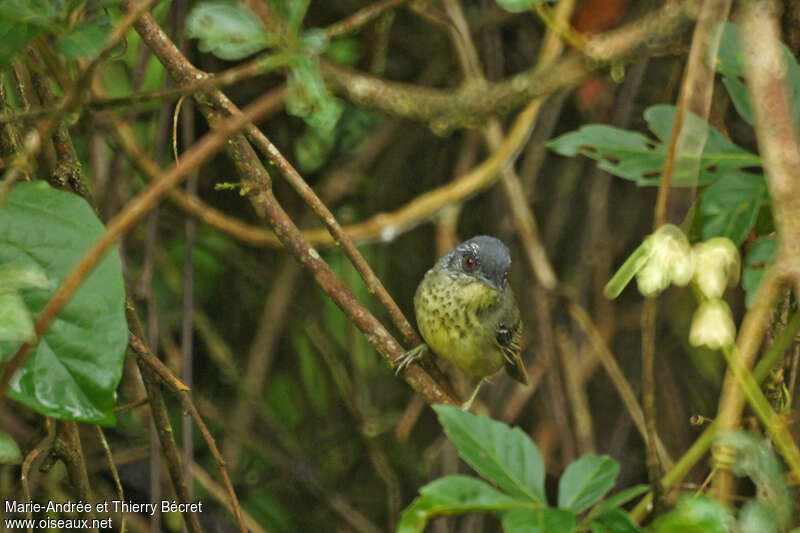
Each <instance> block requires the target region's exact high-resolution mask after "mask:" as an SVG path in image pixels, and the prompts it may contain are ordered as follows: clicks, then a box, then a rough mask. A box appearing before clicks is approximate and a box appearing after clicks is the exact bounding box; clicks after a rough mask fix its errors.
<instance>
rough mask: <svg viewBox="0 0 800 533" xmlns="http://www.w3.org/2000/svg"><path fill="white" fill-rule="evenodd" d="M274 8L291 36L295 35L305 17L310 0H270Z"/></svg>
mask: <svg viewBox="0 0 800 533" xmlns="http://www.w3.org/2000/svg"><path fill="white" fill-rule="evenodd" d="M272 3H273V5H274V7H276V8H277V10H278V11H279V12H280V13H281V15H283V17H284V19H285V21H286V25H287V27H288V28H289V31H290V32H291V33H292V35H296V34H297V33H298V32H299V30H300V26H301V24H302V22H303V18H304V17H305V16H306V10H307V9H308V4H309V3H310V0H272Z"/></svg>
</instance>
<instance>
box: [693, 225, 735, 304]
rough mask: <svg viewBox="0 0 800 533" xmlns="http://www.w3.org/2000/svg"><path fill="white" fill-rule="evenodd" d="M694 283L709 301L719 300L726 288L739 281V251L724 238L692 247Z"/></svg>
mask: <svg viewBox="0 0 800 533" xmlns="http://www.w3.org/2000/svg"><path fill="white" fill-rule="evenodd" d="M692 255H693V256H694V264H695V269H694V281H695V283H696V284H697V287H698V288H699V289H700V290H701V291H702V292H703V294H705V295H706V297H707V298H709V299H715V298H721V297H722V294H723V293H724V292H725V289H726V288H727V287H732V286H734V285H736V283H738V281H739V270H740V266H741V265H740V260H739V250H738V249H737V248H736V245H735V244H733V241H731V240H730V239H728V238H726V237H715V238H713V239H709V240H707V241H705V242H700V243H697V244H695V245H694V248H693V249H692Z"/></svg>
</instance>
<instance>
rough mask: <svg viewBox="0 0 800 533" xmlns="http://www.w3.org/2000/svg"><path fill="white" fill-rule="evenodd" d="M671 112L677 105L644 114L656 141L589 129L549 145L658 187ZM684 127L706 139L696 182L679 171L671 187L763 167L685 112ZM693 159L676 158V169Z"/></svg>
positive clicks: (611, 130)
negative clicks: (737, 170)
mask: <svg viewBox="0 0 800 533" xmlns="http://www.w3.org/2000/svg"><path fill="white" fill-rule="evenodd" d="M675 111H676V108H675V106H668V105H657V106H653V107H650V108H648V109H647V111H645V114H644V117H645V120H646V121H647V124H648V126H649V127H650V129H651V130H652V131H653V133H655V134H656V136H657V137H658V139H659V140H652V139H650V138H648V137H645V136H644V135H641V134H639V133H635V132H631V131H627V130H622V129H619V128H613V127H611V126H603V125H597V124H592V125H588V126H583V127H581V128H580V129H579V130H578V131H573V132H570V133H566V134H564V135H562V136H560V137H557V138H555V139H553V140H551V141H550V142H549V143H547V146H548V147H549V148H550V149H551V150H553V151H555V152H556V153H558V154H561V155H564V156H570V157H573V156H575V155H578V154H581V155H584V156H586V157H589V158H591V159H594V160H596V161H598V165H597V166H598V167H599V168H601V169H603V170H605V171H607V172H609V173H611V174H614V175H615V176H619V177H621V178H624V179H628V180H631V181H634V182H635V183H636V184H637V185H640V186H645V185H658V184H659V183H660V182H661V171H662V170H663V167H664V162H665V158H666V153H667V151H666V146H665V143H666V142H668V141H669V137H670V134H671V132H672V126H673V123H674V119H675ZM684 128H687V131H690V132H691V133H692V135H698V136H699V135H702V136H706V134H707V140H706V144H705V149H704V151H703V154H702V155H701V156H700V160H699V161H698V164H699V176H698V177H697V178H695V176H686V175H681V173H680V172H677V173H676V174H675V175H673V176H672V180H671V184H672V186H674V187H686V186H690V187H692V186H695V185H702V184H706V183H711V182H712V181H714V180H715V179H717V178H718V177H719V176H721V175H724V174H726V173H728V172H731V171H733V170H736V169H740V168H744V167H752V166H760V165H761V159H760V158H759V157H758V156H757V155H755V154H752V153H750V152H748V151H746V150H744V149H742V148H740V147H738V146H736V145H735V144H733V143H732V142H731V141H729V140H728V139H727V138H726V137H725V136H724V135H723V134H722V133H720V132H719V131H718V130H716V129H714V128H712V127H711V126H709V125H708V123H706V122H705V121H704V120H702V119H701V118H699V117H697V116H696V115H692V114H691V113H687V115H686V116H685V117H684ZM692 157H693V156H689V155H685V154H684V155H682V154H678V156H677V160H676V169H681V168H685V167H684V165H683V163H687V162H691V159H692Z"/></svg>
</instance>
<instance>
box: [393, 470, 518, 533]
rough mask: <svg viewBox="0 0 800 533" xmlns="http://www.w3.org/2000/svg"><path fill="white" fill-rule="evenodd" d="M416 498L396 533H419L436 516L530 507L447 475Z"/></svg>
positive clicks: (466, 479)
mask: <svg viewBox="0 0 800 533" xmlns="http://www.w3.org/2000/svg"><path fill="white" fill-rule="evenodd" d="M419 492H420V496H419V497H418V498H417V499H416V500H414V501H413V502H412V503H411V505H409V506H408V507H407V508H406V510H405V511H403V513H402V514H401V515H400V523H399V524H398V525H397V533H421V532H422V531H423V530H424V529H425V526H426V525H427V523H428V521H429V520H430V519H432V518H434V517H436V516H441V515H454V514H464V513H471V512H499V511H508V510H511V509H523V508H526V507H528V508H529V507H530V506H531V503H530V502H525V501H520V500H518V499H515V498H512V497H511V496H508V495H507V494H503V493H502V492H500V491H498V490H497V489H495V488H493V487H491V486H490V485H488V484H487V483H485V482H483V481H481V480H480V479H477V478H474V477H469V476H447V477H443V478H441V479H437V480H436V481H434V482H432V483H429V484H427V485H425V486H424V487H422V488H421V489H420V490H419Z"/></svg>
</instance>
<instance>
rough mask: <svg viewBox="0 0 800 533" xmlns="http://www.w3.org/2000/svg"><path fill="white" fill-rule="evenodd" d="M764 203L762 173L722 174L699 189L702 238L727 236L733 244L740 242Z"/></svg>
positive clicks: (765, 188)
mask: <svg viewBox="0 0 800 533" xmlns="http://www.w3.org/2000/svg"><path fill="white" fill-rule="evenodd" d="M768 202H769V195H768V194H767V183H766V182H765V181H764V176H761V175H760V174H749V173H747V172H731V173H729V174H726V175H724V176H722V177H721V178H719V179H718V180H717V181H715V182H714V183H712V184H711V185H710V186H709V187H708V188H707V189H706V190H705V191H704V192H703V198H702V201H701V204H700V214H701V215H702V218H703V221H702V235H703V240H708V239H711V238H712V237H728V238H729V239H730V240H732V241H733V242H734V243H736V244H737V245H740V244H742V242H743V241H744V239H745V237H747V233H748V232H749V231H750V228H752V227H753V225H754V224H755V223H756V219H757V218H758V211H759V209H761V206H762V205H764V204H765V203H768Z"/></svg>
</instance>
